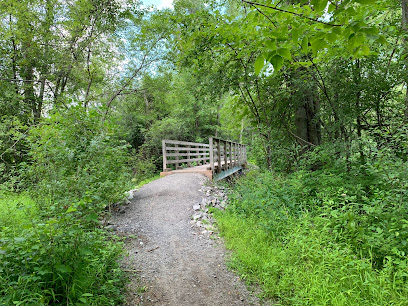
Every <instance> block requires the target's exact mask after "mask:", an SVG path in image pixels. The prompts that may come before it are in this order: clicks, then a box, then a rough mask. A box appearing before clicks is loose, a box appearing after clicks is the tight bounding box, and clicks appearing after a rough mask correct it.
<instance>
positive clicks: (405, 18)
mask: <svg viewBox="0 0 408 306" xmlns="http://www.w3.org/2000/svg"><path fill="white" fill-rule="evenodd" d="M401 10H402V12H401V13H402V31H403V32H404V33H405V35H408V0H402V1H401ZM403 43H404V52H405V53H407V52H408V39H407V38H406V37H405V36H404V38H403ZM404 61H405V69H407V68H408V56H406V57H405V60H404ZM405 86H406V92H405V112H404V122H405V123H408V79H406V80H405Z"/></svg>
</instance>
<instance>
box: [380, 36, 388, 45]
mask: <svg viewBox="0 0 408 306" xmlns="http://www.w3.org/2000/svg"><path fill="white" fill-rule="evenodd" d="M377 42H378V43H380V44H382V45H387V44H388V41H387V40H386V39H385V38H384V36H382V35H381V36H380V37H379V38H378V39H377Z"/></svg>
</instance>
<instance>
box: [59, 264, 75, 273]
mask: <svg viewBox="0 0 408 306" xmlns="http://www.w3.org/2000/svg"><path fill="white" fill-rule="evenodd" d="M55 268H56V269H57V270H58V271H59V272H61V273H70V272H72V269H71V267H69V266H66V265H61V264H59V265H56V267H55Z"/></svg>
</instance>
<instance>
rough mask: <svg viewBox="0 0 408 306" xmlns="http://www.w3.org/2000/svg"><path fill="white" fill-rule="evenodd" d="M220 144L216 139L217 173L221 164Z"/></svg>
mask: <svg viewBox="0 0 408 306" xmlns="http://www.w3.org/2000/svg"><path fill="white" fill-rule="evenodd" d="M220 142H221V141H220V140H219V139H217V155H218V158H217V162H218V167H217V173H220V172H221V164H222V161H221V144H220Z"/></svg>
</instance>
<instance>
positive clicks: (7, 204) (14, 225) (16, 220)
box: [0, 192, 38, 232]
mask: <svg viewBox="0 0 408 306" xmlns="http://www.w3.org/2000/svg"><path fill="white" fill-rule="evenodd" d="M37 215H38V206H37V204H36V203H35V202H34V201H33V200H32V199H31V198H30V196H29V195H28V194H26V193H22V194H15V193H10V192H9V193H6V192H3V193H0V231H1V228H4V227H7V228H9V229H11V230H12V231H14V232H19V231H21V230H22V229H23V228H27V227H30V226H31V221H32V219H33V218H35V217H37Z"/></svg>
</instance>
